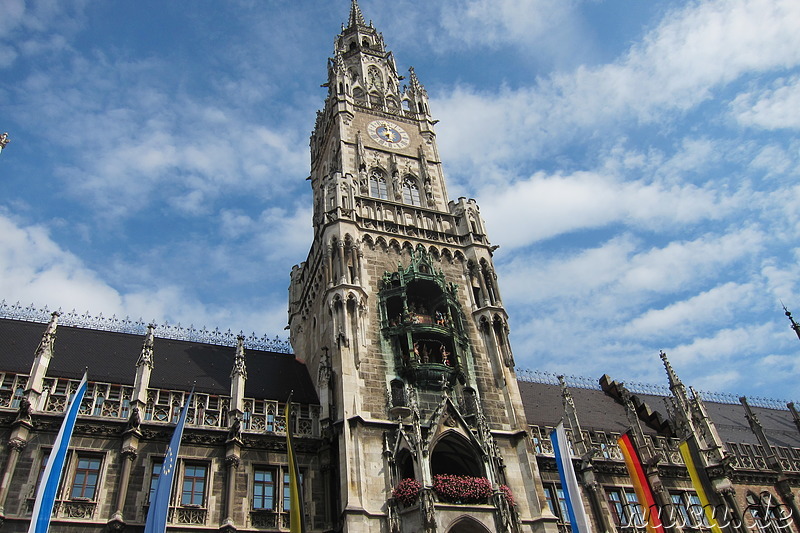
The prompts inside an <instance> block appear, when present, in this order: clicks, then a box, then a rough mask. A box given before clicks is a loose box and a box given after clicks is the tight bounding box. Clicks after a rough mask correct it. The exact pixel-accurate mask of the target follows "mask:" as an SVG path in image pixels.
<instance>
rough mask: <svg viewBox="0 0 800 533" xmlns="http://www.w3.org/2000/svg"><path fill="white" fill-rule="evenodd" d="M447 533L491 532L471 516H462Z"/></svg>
mask: <svg viewBox="0 0 800 533" xmlns="http://www.w3.org/2000/svg"><path fill="white" fill-rule="evenodd" d="M447 533H490V530H489V529H488V528H487V527H486V526H484V525H483V524H481V523H480V522H478V521H477V520H475V519H474V518H472V517H471V516H462V517H461V518H458V519H456V521H455V522H453V524H452V525H451V526H450V528H449V529H448V530H447Z"/></svg>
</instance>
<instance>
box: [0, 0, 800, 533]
mask: <svg viewBox="0 0 800 533" xmlns="http://www.w3.org/2000/svg"><path fill="white" fill-rule="evenodd" d="M402 79H403V77H402V76H401V75H400V73H399V72H398V71H397V66H396V64H395V60H394V57H393V56H392V54H391V52H389V51H388V50H387V49H386V46H385V43H384V40H383V37H382V35H381V34H380V33H378V32H377V30H376V29H375V28H374V27H373V26H372V24H371V23H370V24H367V23H366V22H365V19H364V17H363V15H362V13H361V10H360V9H359V6H358V4H357V3H356V1H355V0H353V2H352V6H351V9H350V14H349V19H348V21H347V23H346V24H345V25H344V26H343V29H342V32H341V34H340V35H339V36H338V37H337V38H336V41H335V49H334V52H333V57H332V58H331V59H330V60H329V62H328V83H327V85H326V86H327V90H328V94H327V97H326V99H325V102H324V105H323V108H322V110H321V111H320V112H319V113H318V115H317V120H316V124H315V127H314V131H313V133H312V135H311V175H310V178H309V182H310V184H311V187H312V189H313V198H314V209H313V226H314V240H313V243H312V244H311V249H310V251H309V253H308V257H307V259H306V261H305V262H303V263H302V264H300V265H299V266H296V267H294V268H293V270H292V272H291V282H290V289H289V326H290V335H291V338H290V342H291V349H290V348H289V346H288V345H287V344H286V343H281V342H280V341H270V340H269V339H258V338H253V337H251V338H244V337H238V338H237V337H236V336H233V335H229V334H227V335H226V334H221V333H219V332H217V331H214V332H209V331H205V330H201V331H198V330H193V329H189V330H183V329H180V328H173V327H160V328H159V327H155V326H152V325H151V326H145V324H143V323H132V322H127V321H122V322H119V321H117V322H114V323H111V322H109V321H94V322H93V321H92V319H91V317H85V316H84V317H81V316H75V315H70V314H66V315H62V316H59V315H58V313H53V314H52V315H49V314H46V313H41V312H37V311H36V310H34V309H22V308H17V307H9V306H5V307H3V308H2V309H0V311H2V315H3V316H4V317H5V318H2V319H0V432H1V436H2V439H3V440H2V442H3V446H2V449H1V450H0V469H2V470H0V520H2V526H0V529H3V530H5V531H14V532H17V531H27V527H28V522H29V519H30V514H31V509H32V505H33V498H34V494H35V489H36V486H37V483H38V481H39V477H40V475H41V472H42V470H43V466H44V464H45V461H46V459H47V457H48V454H49V452H50V449H51V447H52V444H53V441H54V439H55V435H56V433H57V431H58V428H59V426H60V424H61V420H62V417H63V414H62V413H63V410H64V409H65V406H66V405H67V403H68V401H69V398H70V394H71V393H72V391H74V389H75V388H76V385H77V383H78V381H79V379H80V377H81V376H82V374H83V372H84V369H85V368H86V367H88V368H89V376H90V385H89V390H88V392H87V395H86V397H85V399H84V401H83V404H82V408H81V415H80V417H79V420H78V423H77V426H76V429H75V434H74V436H73V439H72V445H71V448H70V452H69V455H68V458H67V463H66V467H65V470H64V474H63V477H62V482H61V486H60V488H59V492H58V494H57V499H56V507H55V509H54V512H53V521H52V525H51V527H52V529H51V531H54V532H56V531H58V532H62V531H63V532H82V531H90V532H91V531H97V532H99V531H121V530H125V531H134V532H135V531H142V529H143V524H144V521H145V517H146V514H147V509H148V505H149V498H150V496H151V491H152V487H154V485H155V482H156V481H157V479H158V476H159V475H160V471H161V465H162V461H163V457H164V452H165V450H166V446H167V443H168V441H169V439H170V436H171V435H172V430H173V428H174V425H175V422H176V420H177V417H178V415H179V412H180V408H181V406H182V405H183V404H184V402H185V401H186V400H187V398H188V396H189V394H188V392H189V390H190V389H191V387H192V383H194V386H195V394H194V395H193V396H192V399H191V405H190V411H189V423H188V425H187V427H186V430H185V433H184V438H183V444H182V446H181V450H180V461H179V465H178V470H177V472H176V482H175V485H174V487H173V491H172V499H171V506H170V513H169V531H176V532H177V531H182V532H196V531H286V530H288V507H289V506H290V500H289V498H288V490H287V488H288V487H287V479H288V473H287V455H286V440H285V435H286V432H292V434H293V435H294V436H295V443H296V447H297V452H298V455H299V462H300V471H301V476H302V485H303V501H304V512H305V515H306V524H307V527H308V530H309V531H314V532H327V531H344V532H347V533H355V532H383V533H399V532H419V533H422V532H426V533H432V532H441V533H478V532H487V531H490V532H494V531H497V532H515V533H516V532H534V531H535V532H540V533H545V532H548V533H556V532H567V531H569V529H570V524H569V518H568V516H567V514H566V512H565V510H564V509H565V508H564V501H563V499H564V496H563V494H564V493H563V490H562V487H561V484H560V481H559V478H558V473H557V471H556V466H555V459H554V454H553V449H552V445H551V443H550V440H549V436H548V434H549V431H550V429H551V428H552V426H554V425H555V424H557V423H558V421H559V420H561V419H562V418H564V420H565V425H566V427H567V429H568V433H569V435H570V438H571V446H572V454H573V457H572V460H573V463H574V465H575V470H576V472H577V475H578V479H579V482H580V484H581V487H582V490H583V499H584V504H585V508H586V513H587V515H588V516H589V517H590V519H591V521H592V523H593V526H594V529H595V531H597V532H614V531H634V530H635V529H636V528H637V526H641V515H640V513H641V508H640V506H638V505H637V503H636V495H635V493H634V491H633V488H632V486H631V480H630V478H629V477H628V475H627V472H626V470H625V463H624V462H623V459H622V455H621V453H620V449H619V447H618V446H617V443H616V440H617V438H618V437H619V435H620V434H621V433H624V432H626V431H629V432H630V435H631V438H632V439H633V441H634V443H635V444H636V447H637V448H638V450H639V454H640V456H641V459H642V463H643V464H644V467H645V471H646V475H647V478H648V480H649V482H650V485H651V487H652V489H653V493H654V496H655V500H656V503H657V504H658V506H659V507H660V508H662V509H664V510H671V512H672V515H671V516H672V517H673V518H674V519H672V520H666V519H665V520H664V529H665V530H667V531H668V532H669V533H681V532H682V531H696V530H697V531H699V530H701V529H709V526H708V522H707V520H706V519H705V518H704V517H703V515H702V511H701V512H699V513H698V512H697V511H698V508H699V507H700V506H699V502H700V500H699V499H698V495H697V493H696V492H695V490H694V488H693V485H692V481H691V479H690V477H689V474H688V472H687V469H686V467H685V466H684V464H683V460H682V458H681V455H680V453H678V444H679V443H680V442H681V441H682V440H687V439H688V440H689V441H690V442H691V443H692V444H693V446H695V449H696V450H697V454H698V455H697V457H698V460H699V463H700V464H699V465H698V466H699V467H700V470H701V471H702V473H703V483H704V484H705V492H706V493H707V494H708V497H709V501H710V504H711V505H713V506H714V508H715V509H716V510H718V511H719V516H720V517H721V519H720V525H721V526H722V529H723V530H725V531H726V532H729V533H744V532H746V531H750V530H753V529H754V528H756V529H760V530H763V531H771V532H775V533H777V532H778V531H781V529H786V528H788V529H791V530H794V531H800V529H798V523H800V512H798V511H797V504H796V503H795V495H796V494H797V493H798V487H799V486H800V429H799V428H800V419H799V418H798V415H797V413H796V411H794V408H793V406H789V407H788V408H787V407H785V406H782V405H771V404H767V403H764V402H760V403H759V404H758V405H751V404H750V403H748V402H747V401H746V400H745V399H742V401H741V404H740V403H739V402H737V401H736V400H735V399H734V400H733V401H730V399H729V398H727V397H722V396H720V397H714V398H706V399H705V400H704V399H702V398H701V397H700V396H699V395H698V394H697V393H695V392H694V391H693V390H692V389H691V388H687V387H686V386H684V384H683V383H682V382H681V380H680V379H679V377H678V375H677V374H676V372H675V371H674V370H673V368H672V367H671V366H670V364H669V360H668V358H667V355H666V354H661V358H662V360H663V364H664V368H665V370H666V373H667V378H668V384H669V386H668V387H663V388H660V389H652V390H651V389H645V388H642V387H630V388H628V387H626V386H625V385H623V384H622V383H620V382H617V381H615V380H614V379H613V378H612V377H609V376H602V377H600V378H599V379H598V380H597V381H593V382H582V381H579V380H576V379H574V378H573V379H571V380H566V381H565V380H563V379H562V380H560V382H559V380H557V379H556V378H555V376H549V375H545V374H541V373H540V374H536V373H520V374H519V375H518V374H517V371H516V370H515V365H514V356H513V353H512V350H511V346H510V345H509V340H508V315H507V313H506V310H505V308H504V307H503V301H502V296H501V292H500V285H499V283H498V277H497V275H496V273H495V270H494V267H493V262H492V251H493V249H494V248H493V246H492V244H491V242H490V240H489V238H488V236H487V233H486V230H485V227H484V221H483V220H482V218H481V215H480V211H479V208H478V204H477V203H476V202H475V200H467V199H464V198H459V199H458V200H455V201H454V200H450V197H449V196H448V193H447V190H446V183H445V178H444V173H443V169H442V161H441V160H440V158H439V153H438V149H437V144H436V133H435V130H434V124H435V120H433V118H432V115H431V110H430V109H429V107H428V96H427V93H426V91H425V88H424V87H423V85H422V83H421V82H420V80H419V79H418V78H417V76H416V74H415V73H414V71H413V69H412V70H411V71H410V73H409V75H408V77H407V79H406V84H405V85H403V86H401V84H400V81H401V80H402ZM790 318H791V317H790ZM792 324H793V325H794V326H795V329H796V330H798V331H800V328H799V327H797V326H796V325H795V324H794V321H792ZM798 334H799V335H800V333H798ZM653 357H654V358H655V354H653ZM290 391H294V396H293V401H294V402H295V403H296V405H295V412H296V414H297V416H296V417H293V418H292V419H291V420H286V419H285V417H284V414H283V413H284V411H283V405H284V402H286V400H287V398H288V396H289V392H290ZM753 403H754V404H755V403H756V402H753Z"/></svg>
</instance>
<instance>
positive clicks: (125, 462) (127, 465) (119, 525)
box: [108, 428, 142, 531]
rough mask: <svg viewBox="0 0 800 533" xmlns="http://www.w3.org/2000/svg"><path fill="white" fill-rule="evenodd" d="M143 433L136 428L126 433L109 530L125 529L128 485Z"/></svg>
mask: <svg viewBox="0 0 800 533" xmlns="http://www.w3.org/2000/svg"><path fill="white" fill-rule="evenodd" d="M141 436H142V434H141V432H140V431H139V430H138V429H136V428H131V429H129V430H128V431H126V432H125V440H124V441H123V443H122V450H121V451H120V458H121V461H122V465H121V466H122V471H121V472H120V475H119V482H118V484H117V497H116V500H115V502H114V514H113V515H112V516H111V518H110V519H109V521H108V529H109V530H111V531H122V530H124V529H125V525H126V524H125V517H124V515H123V513H124V510H125V500H126V499H127V497H128V485H129V483H130V479H131V465H133V461H134V460H135V459H136V456H137V455H138V451H137V450H138V447H139V438H140V437H141Z"/></svg>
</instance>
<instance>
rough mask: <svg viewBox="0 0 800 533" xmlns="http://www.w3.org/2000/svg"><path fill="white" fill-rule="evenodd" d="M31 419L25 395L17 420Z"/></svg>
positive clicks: (29, 404) (21, 401) (28, 402)
mask: <svg viewBox="0 0 800 533" xmlns="http://www.w3.org/2000/svg"><path fill="white" fill-rule="evenodd" d="M4 135H5V134H4ZM30 419H31V402H30V401H29V400H28V398H26V397H25V396H23V397H22V399H21V400H20V401H19V411H17V420H26V421H30Z"/></svg>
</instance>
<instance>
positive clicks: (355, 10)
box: [347, 0, 367, 28]
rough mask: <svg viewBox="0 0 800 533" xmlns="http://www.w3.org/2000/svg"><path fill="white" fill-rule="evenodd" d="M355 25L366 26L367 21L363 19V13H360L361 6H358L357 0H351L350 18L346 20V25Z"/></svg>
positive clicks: (350, 26) (349, 26)
mask: <svg viewBox="0 0 800 533" xmlns="http://www.w3.org/2000/svg"><path fill="white" fill-rule="evenodd" d="M356 25H360V26H366V25H367V23H366V21H365V20H364V15H362V14H361V8H360V7H358V0H351V2H350V19H349V20H348V22H347V27H348V28H352V27H353V26H356Z"/></svg>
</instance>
